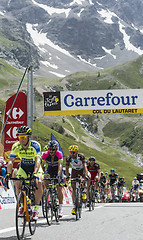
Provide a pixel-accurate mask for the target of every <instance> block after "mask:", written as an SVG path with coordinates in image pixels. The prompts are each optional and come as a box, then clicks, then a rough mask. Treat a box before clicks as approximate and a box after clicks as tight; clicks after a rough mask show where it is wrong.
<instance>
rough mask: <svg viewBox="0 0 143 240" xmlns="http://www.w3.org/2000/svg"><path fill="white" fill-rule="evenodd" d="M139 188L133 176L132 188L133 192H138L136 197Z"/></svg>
mask: <svg viewBox="0 0 143 240" xmlns="http://www.w3.org/2000/svg"><path fill="white" fill-rule="evenodd" d="M139 188H140V183H139V181H138V180H137V178H136V177H134V178H133V181H132V190H133V192H135V191H137V194H138V196H137V197H139Z"/></svg>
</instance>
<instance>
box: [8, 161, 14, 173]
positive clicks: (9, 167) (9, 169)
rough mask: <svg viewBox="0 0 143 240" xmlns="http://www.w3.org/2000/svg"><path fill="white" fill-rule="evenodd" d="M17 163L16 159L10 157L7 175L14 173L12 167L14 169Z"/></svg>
mask: <svg viewBox="0 0 143 240" xmlns="http://www.w3.org/2000/svg"><path fill="white" fill-rule="evenodd" d="M14 161H15V158H14V157H10V159H9V162H8V164H7V174H8V173H10V174H11V172H12V167H13V163H14Z"/></svg>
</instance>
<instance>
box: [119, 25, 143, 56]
mask: <svg viewBox="0 0 143 240" xmlns="http://www.w3.org/2000/svg"><path fill="white" fill-rule="evenodd" d="M119 29H120V32H121V33H122V34H123V40H124V43H125V47H126V49H127V50H128V51H133V52H136V53H137V54H139V55H142V54H143V50H141V49H140V47H139V48H136V47H135V46H134V45H133V44H131V43H130V36H128V35H127V34H126V31H125V26H124V25H123V24H122V23H121V21H119Z"/></svg>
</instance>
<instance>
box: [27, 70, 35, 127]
mask: <svg viewBox="0 0 143 240" xmlns="http://www.w3.org/2000/svg"><path fill="white" fill-rule="evenodd" d="M33 120H34V91H33V71H32V66H30V67H29V68H28V72H27V125H28V126H29V127H30V128H31V129H33Z"/></svg>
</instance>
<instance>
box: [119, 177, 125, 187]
mask: <svg viewBox="0 0 143 240" xmlns="http://www.w3.org/2000/svg"><path fill="white" fill-rule="evenodd" d="M124 184H125V181H124V180H123V179H122V178H119V181H118V187H123V186H124Z"/></svg>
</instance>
